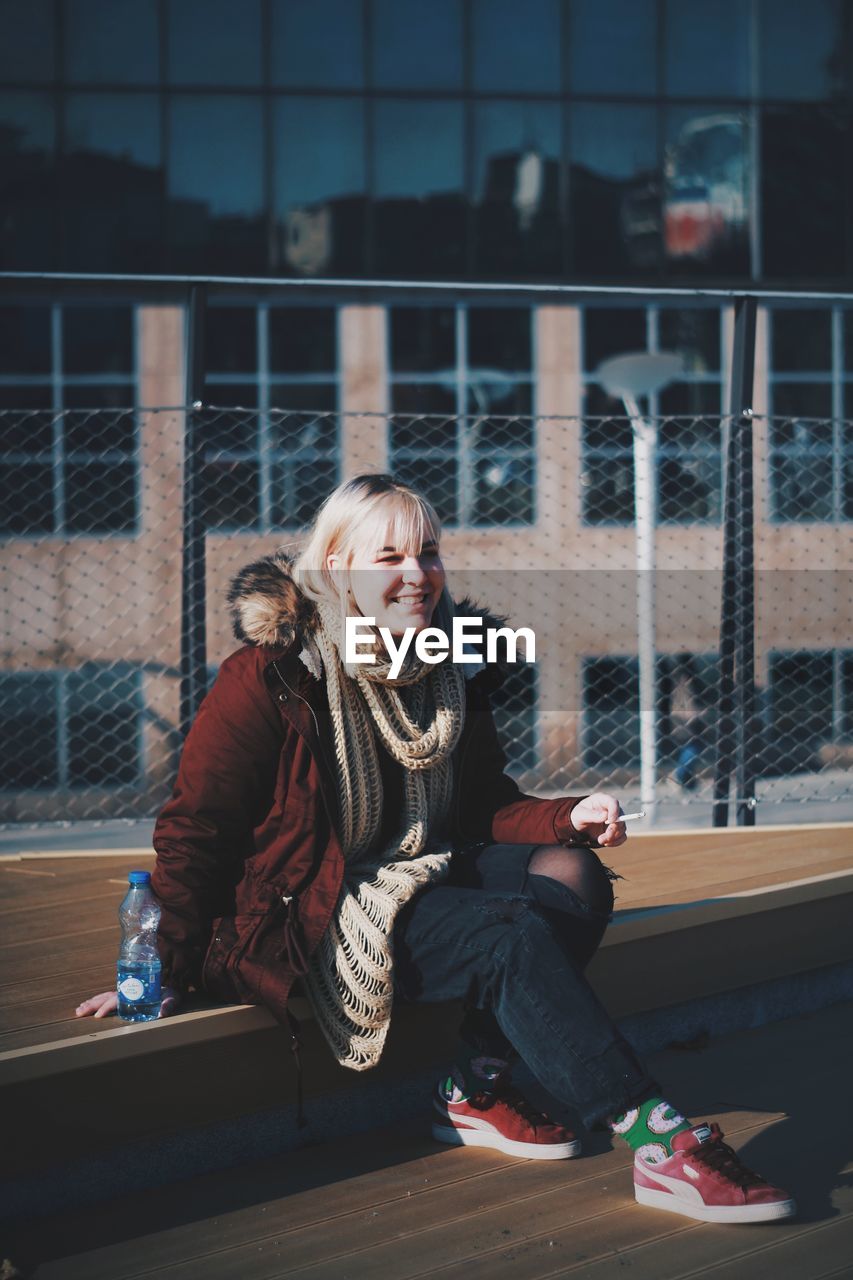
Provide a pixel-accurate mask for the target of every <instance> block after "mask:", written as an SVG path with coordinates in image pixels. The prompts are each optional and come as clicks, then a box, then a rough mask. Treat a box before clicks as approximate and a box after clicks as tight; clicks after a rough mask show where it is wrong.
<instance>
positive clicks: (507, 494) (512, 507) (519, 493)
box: [471, 453, 536, 525]
mask: <svg viewBox="0 0 853 1280" xmlns="http://www.w3.org/2000/svg"><path fill="white" fill-rule="evenodd" d="M535 518H536V515H535V501H534V476H533V460H532V459H531V458H530V457H529V456H522V457H512V456H508V455H507V456H504V455H501V454H500V453H497V454H495V455H493V456H492V457H483V458H477V459H476V461H475V464H474V502H473V510H472V512H471V523H472V524H473V525H513V524H532V523H533V522H534V520H535Z"/></svg>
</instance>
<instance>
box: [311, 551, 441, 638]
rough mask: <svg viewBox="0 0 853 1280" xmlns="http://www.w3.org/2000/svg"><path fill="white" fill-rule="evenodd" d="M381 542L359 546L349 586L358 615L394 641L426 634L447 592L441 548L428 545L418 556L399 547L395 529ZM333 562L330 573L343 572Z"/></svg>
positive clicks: (331, 559)
mask: <svg viewBox="0 0 853 1280" xmlns="http://www.w3.org/2000/svg"><path fill="white" fill-rule="evenodd" d="M378 542H379V545H378V546H369V545H368V546H360V547H359V548H358V549H357V551H356V553H355V555H354V556H353V558H352V563H351V565H350V583H351V588H352V592H353V595H354V596H355V602H356V605H357V606H358V610H359V612H360V613H361V614H363V616H364V617H366V618H375V619H376V626H377V627H387V628H388V630H389V631H390V632H391V634H392V635H393V636H399V635H402V634H403V632H404V631H405V630H406V628H407V627H414V628H415V630H416V631H422V630H423V628H424V627H428V626H429V624H430V620H431V619H432V615H433V612H434V610H435V607H436V605H437V604H438V601H439V597H440V596H441V593H442V591H443V590H444V579H445V573H444V565H443V564H442V563H441V557H440V556H439V553H438V544H437V543H435V542H425V543H424V544H423V545H422V546H421V548H420V552H419V553H418V554H415V553H414V552H413V551H412V550H404V549H403V548H398V547H396V546H395V545H394V539H393V533H392V531H391V529H390V528H388V529H386V530H385V534H384V536H382V537H380V538H379V539H378ZM328 563H329V568H331V569H337V568H340V565H339V564H338V563H337V557H335V556H330V557H329V561H328Z"/></svg>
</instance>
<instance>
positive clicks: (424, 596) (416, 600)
mask: <svg viewBox="0 0 853 1280" xmlns="http://www.w3.org/2000/svg"><path fill="white" fill-rule="evenodd" d="M431 596H432V592H431V591H426V592H422V593H421V594H420V595H417V596H392V597H391V603H392V604H404V605H419V604H426V602H427V600H429V599H430V598H431Z"/></svg>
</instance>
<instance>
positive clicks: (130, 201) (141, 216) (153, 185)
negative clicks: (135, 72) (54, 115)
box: [62, 93, 163, 271]
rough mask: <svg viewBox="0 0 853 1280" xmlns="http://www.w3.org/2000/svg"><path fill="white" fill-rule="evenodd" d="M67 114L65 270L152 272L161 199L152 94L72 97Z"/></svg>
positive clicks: (157, 127)
mask: <svg viewBox="0 0 853 1280" xmlns="http://www.w3.org/2000/svg"><path fill="white" fill-rule="evenodd" d="M65 112H66V114H65V156H64V159H63V167H62V195H63V216H64V220H65V234H66V242H67V265H68V266H69V267H70V268H73V267H80V268H85V269H89V270H94V269H95V268H100V269H103V270H109V269H116V270H133V269H138V270H142V271H146V270H151V269H153V268H155V267H156V266H157V265H158V264H159V262H160V254H161V251H162V250H161V215H162V200H163V170H162V159H161V153H160V104H159V101H158V98H157V95H156V94H153V93H150V94H149V93H144V94H143V93H122V94H118V93H115V94H113V93H70V94H68V95H67V97H66V105H65Z"/></svg>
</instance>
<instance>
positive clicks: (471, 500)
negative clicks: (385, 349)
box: [389, 307, 536, 527]
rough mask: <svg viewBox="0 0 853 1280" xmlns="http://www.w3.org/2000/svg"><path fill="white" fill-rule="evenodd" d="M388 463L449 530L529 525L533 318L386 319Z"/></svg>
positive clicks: (403, 311)
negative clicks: (389, 406)
mask: <svg viewBox="0 0 853 1280" xmlns="http://www.w3.org/2000/svg"><path fill="white" fill-rule="evenodd" d="M390 335H391V358H390V367H391V371H392V372H391V402H392V411H393V414H394V416H393V418H392V421H391V423H390V426H389V430H390V441H389V445H390V457H391V466H392V469H393V471H394V473H395V474H396V475H397V476H399V477H400V479H401V480H405V481H407V482H408V483H411V484H414V485H416V486H417V487H418V488H420V489H421V490H422V491H423V492H425V493H426V495H427V496H428V497H429V499H430V500H431V501H432V502H433V504H434V505H435V507H436V510H437V511H438V514H439V516H440V518H441V519H442V521H443V522H446V523H448V524H461V525H475V526H483V527H488V526H493V525H529V524H532V523H534V521H535V518H536V516H535V467H536V459H535V450H536V441H535V427H534V421H533V417H532V415H533V412H534V407H533V374H532V369H533V353H532V313H531V311H530V309H529V308H527V307H506V308H500V307H493V308H488V309H486V308H479V307H457V308H438V307H436V308H429V307H394V308H392V309H391V311H390Z"/></svg>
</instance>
